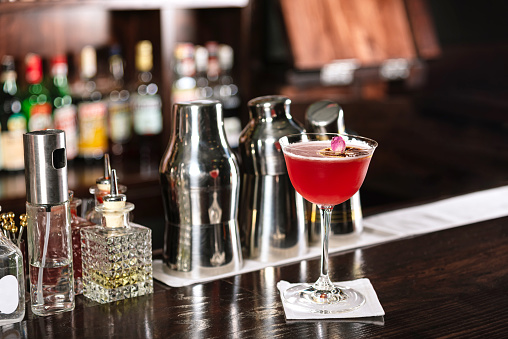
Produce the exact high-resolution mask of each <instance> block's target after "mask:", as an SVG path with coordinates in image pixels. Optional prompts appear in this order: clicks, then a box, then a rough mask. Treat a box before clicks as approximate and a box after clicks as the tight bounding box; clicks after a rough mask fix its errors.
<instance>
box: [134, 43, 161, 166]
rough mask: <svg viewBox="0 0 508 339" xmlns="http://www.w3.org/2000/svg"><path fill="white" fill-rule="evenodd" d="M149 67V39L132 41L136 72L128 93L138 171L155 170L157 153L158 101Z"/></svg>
mask: <svg viewBox="0 0 508 339" xmlns="http://www.w3.org/2000/svg"><path fill="white" fill-rule="evenodd" d="M152 68H153V55H152V43H151V42H150V41H148V40H143V41H140V42H138V43H137V45H136V70H137V73H138V74H137V81H136V83H135V85H134V86H133V87H134V89H133V93H132V94H131V107H132V118H133V127H134V133H135V134H136V137H137V139H138V141H139V142H138V147H139V157H140V159H139V160H140V166H141V172H142V173H144V172H151V171H153V170H158V167H159V161H160V156H161V152H160V149H161V145H160V143H161V141H160V134H161V132H162V101H161V97H160V95H159V87H158V86H157V84H155V83H154V82H153V76H152V73H151V72H152Z"/></svg>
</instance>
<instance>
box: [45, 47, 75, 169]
mask: <svg viewBox="0 0 508 339" xmlns="http://www.w3.org/2000/svg"><path fill="white" fill-rule="evenodd" d="M67 73H68V65H67V57H66V56H65V55H56V56H54V57H53V58H52V60H51V76H52V82H51V86H50V93H51V97H52V99H53V124H54V127H55V128H56V129H60V130H62V131H64V132H65V140H66V146H67V148H66V149H67V159H68V160H72V159H74V158H75V157H76V156H77V155H78V126H77V111H76V106H75V105H74V104H73V102H72V101H73V100H72V96H71V90H70V86H69V82H68V79H67Z"/></svg>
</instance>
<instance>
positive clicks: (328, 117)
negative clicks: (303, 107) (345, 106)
mask: <svg viewBox="0 0 508 339" xmlns="http://www.w3.org/2000/svg"><path fill="white" fill-rule="evenodd" d="M305 125H306V126H305V127H306V128H307V129H308V130H309V132H313V133H344V132H345V127H344V112H343V111H342V107H341V106H340V105H339V104H337V103H336V102H333V101H329V100H321V101H318V102H315V103H313V104H312V105H310V106H309V108H307V111H306V114H305Z"/></svg>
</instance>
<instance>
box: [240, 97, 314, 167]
mask: <svg viewBox="0 0 508 339" xmlns="http://www.w3.org/2000/svg"><path fill="white" fill-rule="evenodd" d="M290 104H291V100H290V99H289V98H286V97H283V96H278V95H268V96H263V97H258V98H254V99H252V100H250V101H249V103H248V106H249V115H250V118H251V122H250V123H249V124H248V125H247V127H246V128H245V129H244V130H243V131H242V133H241V134H240V155H241V160H242V163H241V165H242V170H243V172H244V173H246V174H254V175H287V169H286V162H285V161H284V154H283V153H282V149H281V147H280V145H279V139H280V138H281V137H283V136H285V135H289V134H298V133H302V132H304V131H305V129H304V128H303V127H302V126H300V125H299V124H298V122H296V121H295V120H294V119H293V118H292V116H291V114H290V112H289V111H290Z"/></svg>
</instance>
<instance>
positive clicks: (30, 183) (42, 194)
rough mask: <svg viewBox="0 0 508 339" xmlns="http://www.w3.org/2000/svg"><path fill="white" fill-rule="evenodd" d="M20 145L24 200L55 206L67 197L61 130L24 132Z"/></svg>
mask: <svg viewBox="0 0 508 339" xmlns="http://www.w3.org/2000/svg"><path fill="white" fill-rule="evenodd" d="M23 146H24V153H25V184H26V199H27V201H28V202H29V203H32V204H40V205H55V204H60V203H62V202H65V201H67V200H69V192H68V183H67V155H66V148H65V133H64V131H61V130H55V129H49V130H44V131H34V132H29V133H25V134H24V135H23Z"/></svg>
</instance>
